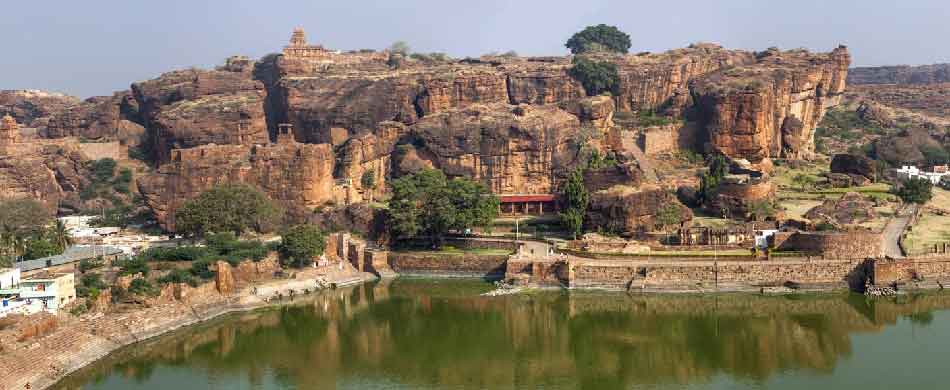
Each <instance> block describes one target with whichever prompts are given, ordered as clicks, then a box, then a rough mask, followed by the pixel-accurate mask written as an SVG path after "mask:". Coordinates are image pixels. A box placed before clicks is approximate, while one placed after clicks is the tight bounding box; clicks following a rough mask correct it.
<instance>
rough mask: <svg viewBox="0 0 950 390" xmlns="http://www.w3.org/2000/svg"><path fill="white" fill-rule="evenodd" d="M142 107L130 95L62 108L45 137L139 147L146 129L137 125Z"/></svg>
mask: <svg viewBox="0 0 950 390" xmlns="http://www.w3.org/2000/svg"><path fill="white" fill-rule="evenodd" d="M137 116H138V103H137V102H136V101H135V100H134V99H133V98H132V96H131V94H130V93H129V92H128V91H123V92H116V93H115V94H114V95H113V96H97V97H92V98H89V99H86V100H84V101H83V102H81V103H78V104H75V105H71V106H68V107H65V108H62V109H60V110H58V111H56V112H54V113H53V114H52V115H50V117H49V120H48V123H47V125H46V127H45V130H44V131H42V132H41V133H42V135H44V136H45V137H47V138H63V137H80V138H81V139H84V140H90V141H119V142H121V143H122V144H123V145H127V146H137V145H139V144H140V143H141V142H142V141H143V137H144V136H145V128H144V127H142V126H141V125H140V124H138V123H135V122H133V121H132V120H131V119H132V118H137Z"/></svg>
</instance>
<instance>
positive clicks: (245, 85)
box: [132, 68, 269, 162]
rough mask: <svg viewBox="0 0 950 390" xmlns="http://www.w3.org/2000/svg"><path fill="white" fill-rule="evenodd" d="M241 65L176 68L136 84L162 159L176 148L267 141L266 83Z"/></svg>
mask: <svg viewBox="0 0 950 390" xmlns="http://www.w3.org/2000/svg"><path fill="white" fill-rule="evenodd" d="M238 69H239V70H242V71H241V72H232V71H222V70H213V71H208V70H184V71H175V72H170V73H166V74H163V75H162V76H161V77H159V78H157V79H154V80H149V81H145V82H141V83H135V84H132V91H133V94H134V96H135V100H136V101H137V102H138V104H139V111H140V116H141V119H142V121H143V123H145V124H146V127H147V128H148V129H149V133H150V136H151V141H150V142H151V143H152V146H153V150H154V152H155V154H156V156H155V157H157V159H158V161H161V162H166V161H168V160H169V157H170V155H171V150H172V149H175V148H189V147H195V146H199V145H206V144H211V143H215V144H233V145H253V144H260V143H267V141H268V139H269V136H268V133H267V124H266V122H265V118H264V117H265V113H264V102H265V97H266V93H265V90H264V85H263V84H262V83H261V82H259V81H256V80H253V79H252V74H251V73H250V72H247V71H243V70H244V69H243V68H238Z"/></svg>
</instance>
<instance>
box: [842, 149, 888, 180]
mask: <svg viewBox="0 0 950 390" xmlns="http://www.w3.org/2000/svg"><path fill="white" fill-rule="evenodd" d="M831 173H843V174H847V175H860V176H863V177H865V178H867V180H870V181H874V180H876V179H877V170H876V169H875V168H874V161H873V160H871V159H870V158H867V157H865V156H856V155H853V154H836V155H835V156H834V158H832V159H831Z"/></svg>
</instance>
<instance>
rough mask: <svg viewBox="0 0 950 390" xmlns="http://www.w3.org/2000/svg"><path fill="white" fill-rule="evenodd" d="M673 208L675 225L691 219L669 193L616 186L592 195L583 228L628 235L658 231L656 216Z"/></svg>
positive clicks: (681, 205)
mask: <svg viewBox="0 0 950 390" xmlns="http://www.w3.org/2000/svg"><path fill="white" fill-rule="evenodd" d="M664 207H675V208H676V210H677V212H678V215H679V218H678V220H677V224H679V223H682V222H686V221H689V220H691V219H693V213H692V211H691V210H690V209H688V208H687V207H686V206H684V205H683V204H681V203H680V202H679V201H677V200H676V197H675V196H674V195H673V194H671V193H670V192H669V191H667V190H665V189H661V188H657V187H651V186H642V187H640V188H634V187H629V186H615V187H613V188H610V189H607V190H603V191H597V192H595V193H593V194H591V198H590V206H589V207H588V209H587V215H586V216H585V218H584V224H585V225H586V226H587V227H588V229H590V230H603V231H608V232H614V233H620V234H625V235H631V234H634V233H637V232H640V231H650V230H653V229H655V228H656V227H657V220H656V218H657V213H658V212H659V210H661V209H663V208H664Z"/></svg>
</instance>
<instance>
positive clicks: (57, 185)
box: [0, 143, 89, 211]
mask: <svg viewBox="0 0 950 390" xmlns="http://www.w3.org/2000/svg"><path fill="white" fill-rule="evenodd" d="M85 160H86V157H85V156H83V155H82V153H81V152H80V151H79V149H78V148H76V147H75V146H74V145H68V144H55V143H51V144H20V145H16V150H15V151H12V152H11V153H9V154H4V153H0V189H2V190H0V197H2V198H7V197H9V198H32V199H36V200H39V201H41V202H43V203H44V204H46V206H47V207H48V208H49V209H50V210H51V211H55V210H57V208H60V209H71V210H74V211H75V210H79V209H80V208H81V200H80V197H79V192H80V191H81V190H82V188H84V187H85V186H86V185H88V184H89V179H88V174H89V172H88V169H87V168H86V166H85V165H84V161H85Z"/></svg>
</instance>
